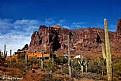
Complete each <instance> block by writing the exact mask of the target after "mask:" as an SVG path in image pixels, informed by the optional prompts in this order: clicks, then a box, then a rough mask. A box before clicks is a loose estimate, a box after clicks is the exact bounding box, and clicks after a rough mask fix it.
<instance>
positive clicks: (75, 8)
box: [0, 0, 121, 54]
mask: <svg viewBox="0 0 121 81" xmlns="http://www.w3.org/2000/svg"><path fill="white" fill-rule="evenodd" d="M104 18H106V19H107V21H108V29H109V30H110V31H115V30H116V24H117V21H118V18H121V0H0V49H1V50H2V51H3V47H4V45H5V44H6V45H7V51H8V54H9V50H10V49H12V50H13V52H15V51H16V50H17V49H21V48H22V47H23V46H24V45H25V44H26V43H27V44H29V43H30V40H31V34H32V32H33V31H35V30H38V27H39V26H40V25H46V26H52V25H54V24H58V25H60V26H62V27H65V28H68V29H76V28H86V27H101V28H103V20H104Z"/></svg>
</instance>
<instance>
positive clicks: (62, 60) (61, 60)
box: [54, 56, 68, 64]
mask: <svg viewBox="0 0 121 81" xmlns="http://www.w3.org/2000/svg"><path fill="white" fill-rule="evenodd" d="M54 61H55V62H56V64H65V63H67V62H68V59H67V58H65V57H63V56H60V57H57V58H56V59H55V60H54Z"/></svg>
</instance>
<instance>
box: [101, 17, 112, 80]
mask: <svg viewBox="0 0 121 81" xmlns="http://www.w3.org/2000/svg"><path fill="white" fill-rule="evenodd" d="M104 30H105V49H104V44H103V43H102V53H103V58H104V59H106V67H107V77H108V81H112V60H111V52H110V44H109V36H108V25H107V20H106V19H104Z"/></svg>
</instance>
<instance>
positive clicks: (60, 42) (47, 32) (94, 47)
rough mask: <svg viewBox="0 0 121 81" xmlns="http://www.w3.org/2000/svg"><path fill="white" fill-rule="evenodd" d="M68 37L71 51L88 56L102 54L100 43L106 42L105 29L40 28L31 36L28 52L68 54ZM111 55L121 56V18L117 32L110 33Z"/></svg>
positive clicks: (54, 26)
mask: <svg viewBox="0 0 121 81" xmlns="http://www.w3.org/2000/svg"><path fill="white" fill-rule="evenodd" d="M67 35H70V49H71V51H72V53H73V54H76V53H77V51H78V53H79V51H83V52H85V53H87V54H89V53H91V54H93V53H97V54H98V53H101V46H100V43H101V42H104V29H102V28H91V27H88V28H79V29H75V30H69V29H66V28H63V27H60V26H58V25H53V26H51V27H47V26H44V25H43V26H40V27H39V29H38V30H37V31H34V32H33V34H32V36H31V42H30V44H29V47H28V51H43V52H44V51H56V53H57V55H62V54H65V53H67V47H68V45H67V44H68V43H67ZM109 40H110V47H111V53H113V54H121V18H120V19H118V24H117V26H116V32H111V31H109Z"/></svg>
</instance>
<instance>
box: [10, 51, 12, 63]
mask: <svg viewBox="0 0 121 81" xmlns="http://www.w3.org/2000/svg"><path fill="white" fill-rule="evenodd" d="M11 57H12V50H10V65H11Z"/></svg>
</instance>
